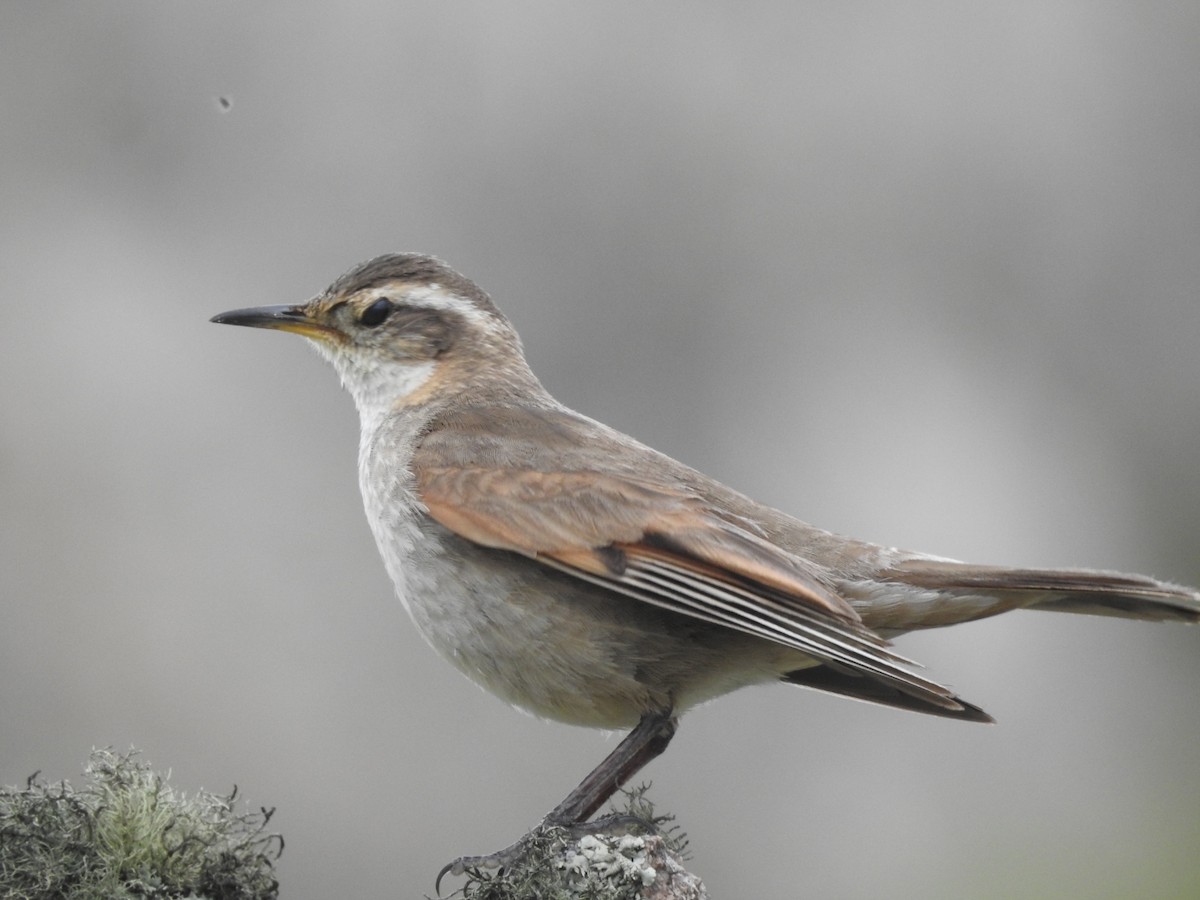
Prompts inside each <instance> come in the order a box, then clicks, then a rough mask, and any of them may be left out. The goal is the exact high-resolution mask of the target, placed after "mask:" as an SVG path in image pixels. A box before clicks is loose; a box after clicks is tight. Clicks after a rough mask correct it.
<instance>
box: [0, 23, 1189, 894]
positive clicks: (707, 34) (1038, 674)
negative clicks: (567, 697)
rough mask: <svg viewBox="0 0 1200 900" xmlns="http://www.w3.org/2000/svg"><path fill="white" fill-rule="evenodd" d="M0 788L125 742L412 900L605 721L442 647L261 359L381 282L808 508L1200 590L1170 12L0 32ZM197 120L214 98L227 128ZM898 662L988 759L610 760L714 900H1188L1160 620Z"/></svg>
mask: <svg viewBox="0 0 1200 900" xmlns="http://www.w3.org/2000/svg"><path fill="white" fill-rule="evenodd" d="M2 20H3V21H2V27H0V98H2V100H0V110H2V114H3V127H2V128H0V296H2V298H3V304H4V308H5V310H6V314H5V316H4V322H3V325H2V326H0V379H2V381H0V383H2V384H3V391H2V392H0V423H2V430H0V591H2V598H3V601H2V602H3V607H2V609H3V627H2V629H0V781H2V782H4V783H8V784H13V783H21V782H23V781H24V779H25V778H26V776H28V775H29V774H31V773H32V772H33V771H34V770H37V769H40V770H42V772H43V776H44V777H46V778H50V779H58V778H62V777H69V778H74V777H77V776H78V773H79V772H80V770H81V768H82V765H83V762H84V760H85V759H86V757H87V754H88V751H89V749H90V748H91V747H92V746H93V745H100V746H103V745H113V746H115V747H117V748H118V749H123V748H127V747H128V746H129V745H131V744H132V745H136V746H137V747H140V748H142V749H143V751H144V758H145V759H147V760H149V761H150V762H152V763H154V764H155V765H157V766H161V767H163V768H167V767H169V768H171V769H172V770H173V777H172V782H173V784H175V785H176V787H178V788H181V789H184V790H189V791H190V790H196V789H198V788H201V787H203V788H207V789H212V790H216V791H222V792H224V791H227V790H228V789H229V788H230V786H231V785H232V784H233V783H235V782H236V783H237V784H238V785H239V786H240V788H241V791H242V795H243V796H244V797H246V798H247V799H248V801H249V802H250V803H251V804H254V805H259V804H263V805H272V806H276V807H278V814H277V817H276V819H275V820H274V821H273V823H272V824H273V825H275V826H277V827H278V828H279V829H280V830H281V831H282V832H283V833H284V834H285V836H286V838H287V852H286V853H285V854H284V856H283V859H282V860H281V863H280V866H281V873H282V880H283V888H284V896H285V897H287V898H290V900H312V898H327V897H332V896H344V897H355V898H360V897H361V898H373V897H381V898H382V897H395V896H407V897H417V896H420V895H421V894H422V893H424V892H432V879H433V875H434V874H435V873H436V871H437V870H438V868H439V867H440V866H441V864H442V863H443V862H444V861H446V860H448V859H450V858H451V857H454V856H456V855H458V854H460V853H465V852H483V851H488V850H492V849H496V848H498V847H500V846H503V845H506V844H507V843H508V842H510V841H511V840H512V839H513V838H515V837H516V836H517V835H518V834H520V833H521V832H522V831H523V830H524V829H525V828H526V827H527V826H529V825H531V824H532V823H533V822H534V821H536V820H537V819H538V817H539V816H540V815H541V814H542V813H543V812H545V810H547V809H548V808H550V807H551V806H552V805H553V804H554V803H556V802H557V801H558V800H559V799H561V797H562V796H563V795H564V794H565V793H566V791H567V790H568V789H570V788H571V787H572V786H574V784H575V783H576V781H577V780H578V779H579V778H580V777H581V776H582V775H583V774H584V773H585V772H586V771H587V770H588V769H590V768H591V766H592V765H593V764H594V763H596V762H597V761H598V760H599V759H600V757H601V756H603V755H604V754H605V753H606V752H608V750H609V749H611V747H612V746H613V744H614V741H615V736H613V735H603V734H600V733H597V732H589V731H585V730H581V729H575V728H571V727H568V726H563V725H558V724H555V723H548V722H540V721H536V720H534V719H531V718H528V717H526V716H523V715H519V714H517V713H515V712H513V711H512V710H510V709H508V708H506V707H505V706H504V705H503V704H501V703H499V702H498V701H496V700H495V699H493V698H491V697H489V696H487V695H485V694H484V693H482V692H481V691H479V690H477V689H476V688H475V687H473V686H472V685H471V684H469V683H468V682H467V681H466V680H465V679H463V678H462V677H461V676H459V675H458V674H456V673H455V672H454V671H453V670H452V669H451V668H450V667H448V666H446V665H445V664H444V663H443V662H441V661H440V660H439V659H437V658H436V656H435V655H434V654H433V653H432V652H431V651H430V650H429V649H428V648H427V647H426V646H425V645H424V644H423V642H422V641H421V639H420V638H419V637H418V636H417V634H416V632H415V630H414V629H413V628H412V626H411V625H410V623H409V622H408V621H407V619H406V617H405V615H404V613H403V611H402V609H401V607H400V605H399V603H397V602H396V601H394V599H393V598H392V596H391V585H390V584H389V582H388V580H387V577H386V575H385V574H384V571H383V567H382V565H381V564H380V562H379V561H378V559H377V557H376V552H375V549H374V546H373V543H372V540H371V537H370V534H369V532H368V530H367V526H366V524H365V521H364V519H363V516H362V513H361V509H360V505H359V498H358V493H357V481H356V472H355V453H356V443H357V429H358V426H357V419H356V415H355V412H354V409H353V405H352V403H351V401H350V400H349V398H348V397H346V396H345V395H343V394H342V393H341V391H340V389H339V387H338V384H337V381H336V378H335V377H334V375H333V374H332V372H331V371H330V370H328V369H327V367H325V366H324V365H323V364H321V363H320V361H319V360H318V359H317V358H316V357H315V355H314V354H312V353H311V352H309V351H308V350H307V349H306V347H305V346H304V344H303V341H301V340H298V339H296V338H294V337H285V336H282V335H272V334H264V333H254V332H251V331H243V330H233V329H228V328H218V327H216V326H213V325H209V324H208V323H207V321H206V320H207V318H208V317H209V316H211V315H213V314H214V313H217V312H219V311H222V310H225V309H229V308H233V307H240V306H249V305H255V304H261V303H279V302H287V301H299V300H303V299H306V298H307V297H309V296H310V295H312V294H313V293H315V292H317V291H319V290H320V289H322V288H323V287H324V286H325V285H326V284H327V283H328V282H329V281H331V280H332V279H333V278H334V276H336V275H337V274H339V273H340V272H341V271H343V270H344V269H346V268H348V267H349V266H350V265H352V264H354V263H356V262H358V261H359V260H361V259H364V258H366V257H369V256H373V255H375V254H377V253H381V252H385V251H390V250H422V251H426V252H431V253H436V254H437V255H440V256H442V257H444V258H445V259H447V260H449V261H450V262H451V263H452V264H453V265H455V266H456V267H457V268H459V269H461V270H462V271H464V272H465V273H467V274H468V275H470V276H472V277H474V278H475V279H476V280H477V281H479V282H480V283H481V284H482V285H483V286H484V287H485V289H487V290H489V291H490V292H491V293H492V295H493V297H494V298H495V299H496V300H497V302H498V303H499V304H500V305H501V306H502V308H503V309H504V310H505V311H507V312H508V314H509V315H510V316H511V317H512V319H513V320H514V322H515V323H516V325H517V327H518V328H519V329H520V331H521V333H522V335H523V337H524V340H525V343H526V346H527V348H528V350H529V355H530V358H531V360H532V363H533V365H534V368H535V369H536V370H537V371H538V372H539V373H540V375H541V377H542V379H543V381H544V382H545V383H546V385H547V386H548V387H549V388H550V389H551V390H552V391H554V392H555V393H556V394H557V395H558V396H559V397H560V398H561V399H562V400H563V401H565V402H566V403H568V404H570V405H571V406H574V407H576V408H578V409H580V410H582V411H584V412H586V413H588V414H590V415H592V416H595V417H597V418H599V419H602V420H604V421H606V422H608V423H610V424H612V425H614V426H616V427H618V428H621V429H623V430H625V431H627V432H629V433H631V434H633V435H635V436H637V437H639V438H641V439H642V440H644V441H647V442H648V443H650V444H652V445H654V446H656V447H658V448H660V449H662V450H664V451H666V452H668V453H670V454H672V455H674V456H676V457H678V458H680V459H683V460H685V461H687V462H689V463H691V464H692V465H695V466H697V467H699V468H701V469H703V470H705V471H707V472H709V473H710V474H712V475H714V476H716V477H718V478H721V479H722V480H724V481H726V482H728V483H730V484H732V485H734V486H736V487H738V488H740V489H741V490H743V491H745V492H747V493H749V494H751V495H753V496H755V497H757V498H759V499H761V500H764V501H766V502H769V503H771V504H773V505H776V506H779V507H782V508H784V509H786V510H788V511H790V512H793V513H795V514H796V515H798V516H800V517H801V518H804V519H806V520H808V521H811V522H814V523H816V524H819V525H821V526H823V527H826V528H830V529H833V530H837V531H841V532H846V533H851V534H854V535H856V536H860V537H864V538H870V539H873V540H877V541H880V542H883V543H887V544H894V545H900V546H908V547H914V548H919V549H923V550H927V551H930V552H936V553H940V554H943V555H947V556H955V557H960V558H969V559H973V560H977V561H987V562H998V563H1014V564H1031V565H1043V564H1044V565H1071V564H1078V565H1090V566H1099V567H1108V568H1116V569H1125V570H1131V571H1136V572H1145V573H1151V574H1155V575H1158V576H1160V577H1163V578H1168V579H1172V580H1176V581H1182V582H1188V583H1193V584H1195V583H1197V582H1200V553H1198V552H1197V536H1198V535H1200V478H1198V477H1197V469H1198V464H1200V444H1198V441H1197V439H1198V438H1200V402H1198V399H1197V397H1198V393H1197V392H1198V388H1200V356H1198V354H1197V352H1196V348H1197V341H1198V338H1200V302H1198V298H1197V289H1198V287H1200V253H1198V252H1197V250H1198V247H1200V176H1198V172H1200V90H1198V85H1200V53H1198V52H1197V49H1196V48H1197V46H1198V41H1200V6H1198V5H1196V4H1188V3H1176V4H1168V3H1126V4H1114V3H1091V2H1089V3H1044V2H1030V3H1010V4H992V5H988V6H980V5H975V4H961V3H953V2H946V3H925V4H904V5H899V4H886V3H865V4H840V3H809V4H790V3H782V2H772V3H759V2H744V3H740V4H732V3H730V4H718V3H696V2H692V3H673V2H668V3H657V4H643V3H617V2H609V3H603V4H583V3H576V4H564V3H550V2H543V3H487V2H474V3H454V4H448V3H440V2H416V3H404V4H397V3H390V2H374V3H372V2H352V3H340V4H317V3H311V4H304V5H299V4H294V3H280V2H259V3H254V4H246V3H236V2H207V3H203V4H201V3H192V4H178V3H162V2H158V0H156V2H127V3H121V4H106V3H87V4H80V3H62V2H50V0H42V2H39V3H36V4H34V3H18V2H8V3H5V4H4V5H3V9H2ZM219 98H225V99H226V100H227V101H228V102H231V103H232V106H231V107H230V108H229V109H228V110H225V109H224V107H223V104H222V103H221V102H220V100H219ZM900 649H901V650H902V651H903V652H905V653H908V654H910V655H913V656H915V657H917V658H918V659H920V660H922V661H923V662H924V663H926V664H927V665H928V666H929V672H930V674H931V675H932V676H933V677H935V678H938V679H941V680H944V681H946V682H949V683H951V684H952V685H953V686H954V687H955V688H956V689H957V690H959V691H960V692H961V693H963V694H964V695H965V696H966V697H968V698H969V699H970V700H972V701H975V702H977V703H979V704H981V705H982V706H984V707H985V708H986V709H987V710H988V711H989V712H991V713H992V714H993V715H995V716H996V718H997V719H998V720H999V723H1000V724H999V725H997V726H995V727H981V726H974V725H966V724H961V723H955V722H946V721H940V720H935V719H929V718H925V717H920V716H916V715H912V714H905V713H898V712H894V711H890V710H884V709H879V708H874V707H868V706H865V705H861V704H855V703H849V702H846V701H840V700H835V699H831V698H827V697H824V696H820V695H817V694H813V693H808V692H803V691H799V690H796V689H788V688H785V687H779V688H762V689H758V690H754V691H746V692H743V693H741V694H736V695H733V696H730V697H726V698H723V699H721V700H719V701H717V702H715V703H713V704H711V705H709V706H707V707H704V708H702V709H700V710H697V711H695V712H693V713H692V714H691V715H689V716H688V717H687V718H686V719H685V721H684V724H683V727H682V729H681V731H680V733H679V735H678V737H677V738H676V741H675V744H674V746H673V747H672V748H671V751H670V752H669V753H668V754H667V755H666V756H665V757H664V758H663V759H661V760H659V761H658V762H656V763H655V764H654V765H652V766H651V767H650V768H649V769H648V770H647V772H646V775H647V777H649V778H650V779H652V780H653V782H654V788H653V791H652V798H653V799H655V800H656V801H657V802H658V803H659V804H660V806H661V807H663V808H665V809H667V810H670V811H672V812H674V813H676V814H677V816H678V820H679V823H680V824H681V825H682V826H683V827H684V828H685V829H686V830H687V831H688V832H689V834H690V835H691V838H692V845H693V849H694V851H695V857H694V860H693V862H692V868H693V869H694V870H695V871H696V872H697V873H699V874H700V875H702V876H703V877H704V878H705V879H706V881H707V883H708V885H709V887H710V890H711V891H712V894H713V896H714V898H715V897H726V898H734V897H751V896H752V897H763V898H792V897H800V896H804V897H822V898H825V897H838V898H843V897H844V898H874V897H881V896H888V897H893V898H918V897H919V898H962V897H970V898H1008V897H1066V896H1070V897H1076V898H1078V897H1087V898H1098V897H1111V898H1118V897H1120V898H1125V897H1131V896H1138V897H1155V898H1158V897H1194V896H1196V895H1197V892H1200V853H1198V852H1197V849H1196V848H1197V843H1198V841H1200V779H1198V778H1197V763H1198V762H1200V705H1198V704H1197V702H1196V697H1197V693H1198V692H1200V631H1197V630H1194V629H1193V630H1189V629H1186V628H1182V627H1178V626H1168V625H1143V624H1138V623H1127V622H1118V621H1108V620H1100V619H1090V618H1077V617H1066V616H1056V615H1051V614H1035V613H1018V614H1014V615H1011V616H1007V617H1003V618H1000V619H996V620H992V621H988V622H982V623H977V624H973V625H967V626H962V627H959V628H957V629H954V630H951V631H943V632H934V633H928V634H923V635H917V636H912V637H910V638H906V639H904V640H902V641H901V644H900Z"/></svg>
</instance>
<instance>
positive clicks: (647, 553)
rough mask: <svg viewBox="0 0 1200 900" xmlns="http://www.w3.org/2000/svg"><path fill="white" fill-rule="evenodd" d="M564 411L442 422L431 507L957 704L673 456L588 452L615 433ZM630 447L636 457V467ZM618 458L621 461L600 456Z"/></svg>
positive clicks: (568, 566) (465, 532)
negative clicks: (677, 466) (675, 478)
mask: <svg viewBox="0 0 1200 900" xmlns="http://www.w3.org/2000/svg"><path fill="white" fill-rule="evenodd" d="M567 415H569V414H568V413H565V412H560V411H551V412H547V411H544V410H512V409H504V410H499V411H496V412H494V413H492V412H489V411H488V410H478V409H476V410H470V411H467V412H466V413H460V414H456V415H455V416H452V417H448V418H446V419H443V420H441V421H440V422H439V423H438V425H437V426H436V427H435V428H434V429H433V430H432V431H431V432H430V433H429V434H428V435H427V436H426V437H425V438H424V439H423V440H422V442H421V443H420V444H419V445H418V447H417V449H416V452H415V455H414V460H413V472H414V476H415V480H416V488H417V491H418V494H419V496H420V499H421V501H422V502H423V503H424V505H425V507H426V509H427V510H428V512H429V515H430V516H431V517H432V518H433V519H434V520H435V521H437V522H438V523H440V524H441V525H443V526H444V527H446V528H448V529H449V530H451V531H453V532H454V533H456V534H458V535H459V536H461V537H463V538H466V539H467V540H470V541H473V542H475V543H477V544H481V545H483V546H486V547H492V548H497V549H503V550H509V551H512V552H515V553H520V554H523V555H525V556H528V557H532V558H533V559H535V560H537V561H539V562H541V563H543V564H545V565H548V566H552V567H554V568H556V569H559V570H561V571H564V572H567V573H569V574H571V575H573V576H575V577H578V578H581V579H584V580H587V581H590V582H592V583H595V584H598V585H600V586H602V587H604V588H607V589H609V590H612V591H615V592H618V593H621V594H624V595H626V596H629V597H633V598H636V599H638V600H641V601H643V602H646V603H650V604H653V605H655V606H658V607H661V608H664V609H668V610H671V611H673V612H676V613H681V614H683V615H687V616H692V617H694V618H696V619H701V620H704V621H706V622H711V623H715V624H718V625H722V626H725V627H727V628H731V629H734V630H737V631H741V632H745V633H747V634H752V635H755V636H757V637H760V638H763V639H765V640H768V641H774V642H776V643H778V644H782V645H784V646H787V647H791V648H794V649H796V650H798V651H800V652H802V653H804V654H806V655H808V656H811V657H813V658H814V659H816V660H819V661H821V662H823V663H825V664H826V665H828V666H831V667H833V668H834V669H836V670H838V671H843V672H845V673H847V674H850V675H857V676H866V677H870V678H873V679H877V680H880V681H883V682H885V683H887V684H889V685H891V686H893V687H894V688H896V689H897V690H900V691H903V692H904V693H906V694H909V695H912V696H915V697H917V698H919V699H920V700H922V701H924V702H925V703H930V704H933V705H934V706H940V707H943V708H947V709H952V710H954V709H959V708H961V704H960V703H959V702H958V701H957V699H956V698H955V697H954V695H953V693H952V692H951V691H949V690H948V689H946V688H944V687H942V686H940V685H938V684H935V683H934V682H931V681H928V680H927V679H924V678H921V677H919V676H917V675H915V674H913V673H912V672H910V671H908V670H907V669H905V668H903V664H910V665H911V663H909V661H908V660H906V659H904V658H903V657H901V656H899V655H897V654H895V653H893V652H892V651H891V650H889V649H888V647H887V644H886V642H885V641H884V640H883V639H882V638H880V637H879V636H878V635H876V634H875V633H874V632H872V631H871V630H869V629H868V628H866V626H864V625H863V624H862V622H861V620H860V619H859V617H858V615H857V613H855V611H854V610H853V608H852V607H851V606H850V605H849V604H848V603H847V602H846V601H845V600H844V599H843V598H841V597H840V596H838V595H837V594H836V593H834V592H833V591H832V590H831V589H830V588H829V587H827V586H826V585H825V584H823V583H822V582H821V581H820V580H819V578H818V577H817V576H816V574H814V572H815V567H813V566H811V565H809V564H807V563H806V561H804V560H803V559H801V558H799V557H796V556H794V555H792V554H789V553H787V552H786V551H784V550H782V549H780V548H779V547H777V546H775V545H774V544H772V543H770V542H768V541H766V540H764V539H763V538H761V537H759V536H757V535H756V534H754V533H753V532H752V531H751V530H749V528H748V527H743V525H742V524H740V523H739V522H738V521H737V520H736V517H734V516H730V515H723V514H722V512H721V510H719V509H715V508H713V507H712V506H711V505H709V504H706V502H705V501H704V499H703V498H701V497H700V496H698V495H697V494H696V493H695V492H693V491H692V490H690V489H689V488H688V487H687V486H686V485H683V484H680V483H678V482H676V483H672V478H671V475H672V471H671V466H672V465H674V464H673V461H670V460H667V458H666V457H662V456H660V455H658V454H656V453H654V452H653V451H650V450H648V449H647V448H643V447H641V446H640V445H632V446H631V445H630V444H628V443H621V445H620V448H619V449H620V453H619V454H617V455H616V456H614V455H613V454H610V453H606V452H603V451H604V450H605V448H604V447H603V446H597V444H596V443H593V444H592V445H591V447H590V448H588V449H590V450H591V451H592V452H583V451H584V450H585V448H584V447H583V446H582V445H581V443H580V442H581V440H582V441H585V442H586V441H587V440H589V439H590V440H591V441H593V442H599V443H600V444H603V442H604V441H611V440H612V439H613V437H614V436H613V435H612V434H611V433H609V432H607V430H606V429H603V428H602V426H598V425H596V423H592V422H591V421H590V420H586V419H582V418H579V419H577V420H573V423H570V424H573V425H575V427H572V428H564V427H563V426H564V425H565V424H568V423H565V422H564V421H563V417H565V416H567ZM464 417H465V418H464ZM589 432H590V433H589ZM614 449H616V448H614ZM596 451H600V452H596ZM631 453H633V454H640V457H639V458H637V459H636V460H635V463H636V464H635V465H632V466H631V465H630V454H631ZM614 458H615V459H619V460H621V463H620V465H619V467H618V466H617V465H615V464H608V463H606V462H605V460H606V459H614ZM634 473H636V474H634Z"/></svg>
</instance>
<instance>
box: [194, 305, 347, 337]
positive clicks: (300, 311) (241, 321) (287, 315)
mask: <svg viewBox="0 0 1200 900" xmlns="http://www.w3.org/2000/svg"><path fill="white" fill-rule="evenodd" d="M209 321H211V322H216V323H217V324H218V325H246V326H248V327H250V328H274V329H276V330H277V331H292V332H295V333H296V334H301V335H304V337H306V338H312V339H314V340H318V341H325V342H326V343H329V342H332V341H336V340H338V339H339V338H340V337H341V336H342V335H341V332H339V331H338V330H337V329H335V328H332V327H330V326H329V325H326V324H324V323H322V322H318V321H317V320H316V319H314V318H312V316H310V315H309V314H308V313H307V312H305V308H304V307H303V306H252V307H250V308H249V309H232V310H230V311H229V312H223V313H220V314H218V315H215V316H213V317H212V319H210V320H209Z"/></svg>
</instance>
